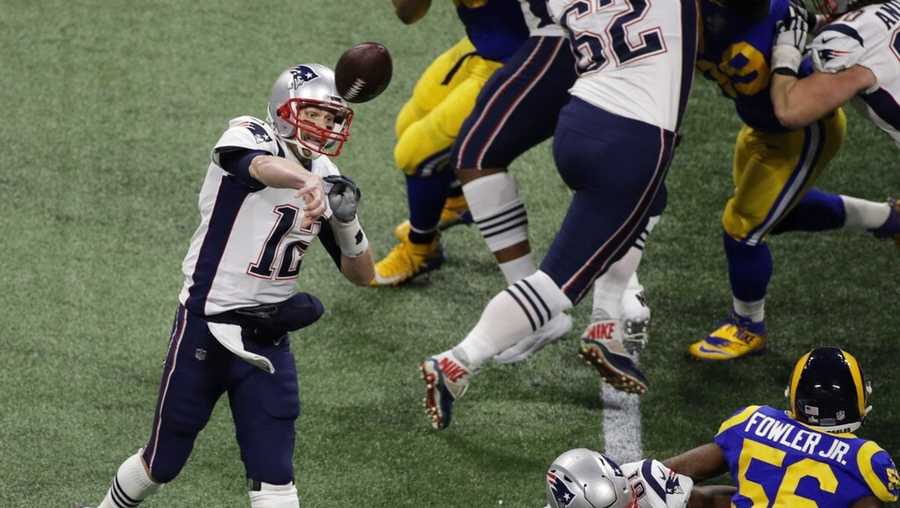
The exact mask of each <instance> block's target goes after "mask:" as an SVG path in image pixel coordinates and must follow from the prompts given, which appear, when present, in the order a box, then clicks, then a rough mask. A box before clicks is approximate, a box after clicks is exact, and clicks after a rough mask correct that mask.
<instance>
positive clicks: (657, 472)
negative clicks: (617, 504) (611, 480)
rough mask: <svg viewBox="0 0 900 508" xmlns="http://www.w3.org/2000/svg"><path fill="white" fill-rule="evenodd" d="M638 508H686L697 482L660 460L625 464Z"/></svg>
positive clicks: (623, 468)
mask: <svg viewBox="0 0 900 508" xmlns="http://www.w3.org/2000/svg"><path fill="white" fill-rule="evenodd" d="M622 473H624V474H625V478H627V479H628V483H629V485H631V492H632V495H633V496H634V497H635V498H637V501H638V504H637V505H638V507H639V508H684V507H685V506H687V502H688V499H690V497H691V490H692V489H693V488H694V481H693V480H691V479H690V478H689V477H687V476H684V475H681V474H678V473H676V472H674V471H672V470H671V469H669V468H667V467H666V466H664V465H663V464H662V462H659V461H658V460H652V459H647V460H642V461H639V462H631V463H628V464H622Z"/></svg>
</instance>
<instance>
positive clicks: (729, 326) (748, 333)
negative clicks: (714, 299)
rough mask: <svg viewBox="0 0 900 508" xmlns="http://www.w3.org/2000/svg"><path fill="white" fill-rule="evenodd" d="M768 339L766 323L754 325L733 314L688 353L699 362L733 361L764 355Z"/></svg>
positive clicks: (692, 345) (691, 347) (689, 349)
mask: <svg viewBox="0 0 900 508" xmlns="http://www.w3.org/2000/svg"><path fill="white" fill-rule="evenodd" d="M767 338H768V335H767V334H766V325H765V323H754V322H752V321H750V320H749V319H744V318H741V317H738V316H735V315H734V314H732V315H731V316H730V317H729V318H728V320H727V321H726V322H725V323H724V324H722V326H720V327H719V328H718V329H716V331H714V332H712V333H711V334H709V336H708V337H706V338H705V339H703V340H701V341H698V342H695V343H693V344H691V345H690V347H688V353H690V355H691V356H693V357H694V358H695V359H697V360H733V359H735V358H740V357H742V356H747V355H751V354H758V353H762V352H763V350H764V349H765V347H766V339H767Z"/></svg>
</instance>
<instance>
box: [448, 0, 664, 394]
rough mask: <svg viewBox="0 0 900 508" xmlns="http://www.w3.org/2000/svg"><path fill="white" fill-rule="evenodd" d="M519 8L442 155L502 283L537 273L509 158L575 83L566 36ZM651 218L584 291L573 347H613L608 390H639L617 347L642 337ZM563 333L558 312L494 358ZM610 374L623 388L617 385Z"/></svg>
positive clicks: (545, 129)
mask: <svg viewBox="0 0 900 508" xmlns="http://www.w3.org/2000/svg"><path fill="white" fill-rule="evenodd" d="M519 3H520V6H521V9H522V15H523V18H524V19H525V23H526V24H527V25H528V29H529V38H528V40H526V41H525V43H524V44H522V45H521V46H520V47H519V49H518V50H516V52H515V53H514V54H513V55H512V56H511V57H510V58H509V59H508V60H507V61H506V63H505V64H504V66H503V67H502V68H501V69H500V70H498V71H497V72H496V73H495V74H494V75H493V76H492V77H491V79H490V81H488V83H487V84H486V85H485V87H484V88H483V89H482V91H481V94H480V95H479V96H478V101H477V103H476V104H475V109H474V110H473V111H472V114H470V115H469V117H468V118H467V119H466V121H465V123H463V126H462V128H461V129H460V133H459V136H458V137H457V138H456V142H455V144H454V146H453V151H452V152H451V156H450V163H451V164H452V165H453V166H454V167H455V168H456V174H457V178H458V179H459V181H460V183H462V189H463V192H464V193H465V195H466V201H467V202H468V206H469V210H470V211H471V213H472V216H473V219H474V222H475V224H476V225H477V226H478V229H479V231H480V233H481V235H482V237H483V238H484V240H485V242H486V243H487V246H488V248H489V249H490V250H491V252H492V253H493V254H494V257H495V259H496V260H497V263H498V264H499V266H500V270H501V271H502V272H503V275H504V277H505V278H506V283H507V284H508V285H509V284H514V283H515V282H517V281H519V280H520V279H523V278H525V277H527V276H529V275H532V274H534V273H535V272H536V271H537V267H536V265H535V262H534V257H533V255H532V254H531V246H530V244H529V241H528V214H527V211H526V208H525V204H524V203H523V202H522V200H521V198H520V197H519V189H518V184H517V183H516V181H515V179H514V178H513V176H512V175H511V174H509V171H508V168H509V165H510V163H512V161H513V160H515V159H516V158H518V157H519V156H520V155H522V154H523V153H525V152H526V151H528V150H529V149H531V148H532V147H534V146H535V145H537V144H538V143H541V142H543V141H545V140H546V139H548V138H549V137H551V136H552V135H553V131H554V129H555V128H556V124H557V118H558V116H559V112H560V110H561V109H562V108H563V106H565V104H566V102H568V100H569V88H570V87H571V86H572V84H573V83H574V82H575V79H576V77H577V74H576V70H575V59H574V55H573V52H572V49H571V47H570V45H569V42H568V40H567V39H566V34H565V32H564V31H563V28H562V27H561V26H559V25H557V24H556V23H554V21H553V19H552V18H551V16H550V13H549V12H548V10H547V2H546V0H519ZM659 205H662V206H664V205H665V201H664V200H660V201H659ZM660 212H661V210H658V211H653V212H651V216H652V218H651V219H650V220H649V221H648V223H647V229H646V231H645V232H644V233H643V234H642V235H641V238H640V240H639V241H638V242H637V244H636V245H635V246H634V247H632V248H631V249H629V251H628V253H627V254H626V255H625V256H623V257H622V259H620V260H619V261H617V262H616V263H615V264H613V266H611V267H610V269H609V270H608V271H607V272H606V273H605V274H604V275H603V276H602V277H600V278H598V279H597V282H596V283H595V284H594V295H593V310H592V312H591V323H590V324H589V325H588V327H587V329H586V330H585V331H584V333H583V334H582V341H583V342H585V343H586V346H585V347H586V349H587V350H588V351H590V350H591V349H590V344H591V342H593V341H602V342H604V343H605V344H608V345H609V344H615V346H610V348H609V349H610V350H615V351H616V352H615V353H612V355H613V356H614V358H615V359H614V360H613V361H614V362H616V364H617V365H618V366H619V368H618V369H617V370H616V371H615V372H616V373H615V374H613V373H612V372H611V371H609V370H607V369H600V373H601V374H604V375H609V377H608V380H609V381H610V382H611V383H612V384H613V385H614V386H622V387H630V386H634V385H640V386H643V387H646V380H645V378H644V376H643V374H642V373H641V372H640V371H639V370H638V369H637V367H636V366H635V365H634V363H633V361H632V359H631V358H630V357H629V356H628V355H627V354H625V347H624V345H623V344H622V343H623V342H626V343H628V344H629V346H631V345H633V346H634V349H637V348H638V347H639V346H640V345H642V344H643V343H644V342H645V341H646V339H647V328H648V325H649V320H650V311H649V308H648V307H647V306H646V304H645V302H644V299H643V294H642V291H643V287H642V286H641V285H640V283H639V282H638V280H637V276H636V273H635V272H636V270H637V267H638V264H639V263H640V260H641V256H642V254H643V245H644V242H645V241H646V237H647V236H648V235H649V233H650V230H651V229H652V227H653V226H654V225H655V224H656V222H657V221H658V220H659V217H658V216H659V213H660ZM570 327H571V318H570V317H569V315H568V314H566V313H562V314H560V315H558V316H556V317H555V318H554V319H552V320H550V321H549V322H548V323H547V324H545V325H544V327H543V328H541V329H539V330H538V331H537V332H535V333H533V334H531V335H529V336H528V337H526V338H524V339H522V340H521V341H519V342H518V343H516V344H515V345H513V346H512V347H510V348H509V349H507V350H505V351H502V352H500V353H499V354H498V355H497V356H496V357H495V358H494V360H495V361H497V362H498V363H511V362H517V361H522V360H525V359H526V358H528V356H530V355H531V354H532V353H534V352H535V351H537V350H539V349H540V348H542V347H543V346H544V345H546V344H547V343H549V342H551V341H553V340H556V339H558V338H560V337H561V336H562V335H564V334H565V333H566V332H567V331H568V329H569V328H570ZM598 350H599V349H598ZM586 358H588V359H591V360H599V359H604V360H605V357H599V358H597V357H594V356H587V357H586ZM620 376H626V378H628V379H631V380H633V383H621V382H620V381H619V380H620V379H621V378H620Z"/></svg>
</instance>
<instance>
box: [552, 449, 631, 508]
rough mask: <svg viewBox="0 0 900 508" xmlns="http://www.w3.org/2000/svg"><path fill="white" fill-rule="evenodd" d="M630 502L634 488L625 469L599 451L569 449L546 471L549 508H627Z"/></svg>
mask: <svg viewBox="0 0 900 508" xmlns="http://www.w3.org/2000/svg"><path fill="white" fill-rule="evenodd" d="M631 501H632V498H631V487H629V486H628V481H627V480H626V479H625V475H624V474H623V473H622V470H621V469H620V468H619V466H618V465H617V464H616V463H615V462H613V461H612V460H611V459H610V458H609V457H607V456H606V455H603V454H602V453H600V452H595V451H594V450H588V449H587V448H575V449H574V450H569V451H567V452H565V453H563V454H562V455H560V456H559V457H557V458H556V460H554V461H553V464H551V465H550V469H549V470H548V471H547V505H549V507H550V508H626V507H630V506H632V503H631Z"/></svg>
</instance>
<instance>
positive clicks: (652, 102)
mask: <svg viewBox="0 0 900 508" xmlns="http://www.w3.org/2000/svg"><path fill="white" fill-rule="evenodd" d="M547 7H548V11H549V13H550V15H551V16H552V17H553V19H554V20H555V21H556V22H557V23H558V24H559V25H560V26H562V27H563V29H564V30H565V32H566V34H567V35H568V37H569V41H570V42H571V48H572V52H573V53H574V55H575V68H576V71H577V72H578V79H577V80H576V81H575V84H574V85H573V86H572V88H571V89H570V90H569V93H571V94H572V95H574V96H576V97H578V98H579V99H582V100H583V101H585V102H588V103H590V104H592V105H594V106H596V107H598V108H601V109H604V110H606V111H608V112H610V113H613V114H616V115H619V116H623V117H625V118H631V119H634V120H639V121H642V122H645V123H648V124H651V125H654V126H657V127H661V128H663V129H666V130H668V131H671V132H676V131H677V130H678V128H679V126H680V123H681V117H682V115H683V113H684V110H685V108H686V106H687V98H688V95H690V91H691V85H692V81H693V68H694V61H695V60H696V53H697V51H696V50H697V37H698V17H697V16H698V14H697V8H696V4H695V3H694V0H668V1H665V2H650V1H649V0H548V2H547Z"/></svg>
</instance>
